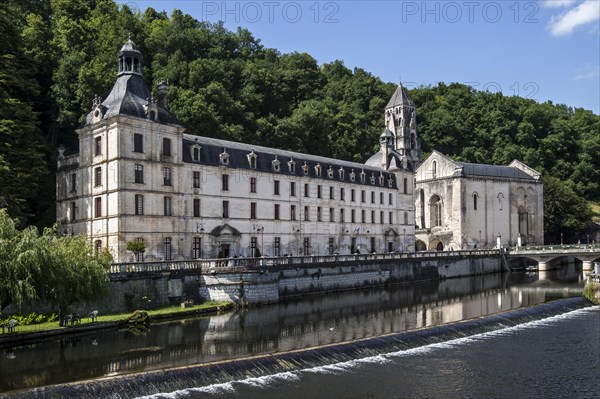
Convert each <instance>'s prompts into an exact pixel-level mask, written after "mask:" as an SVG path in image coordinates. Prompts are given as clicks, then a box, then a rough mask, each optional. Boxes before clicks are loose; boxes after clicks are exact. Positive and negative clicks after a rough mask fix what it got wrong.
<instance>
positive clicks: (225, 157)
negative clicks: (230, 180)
mask: <svg viewBox="0 0 600 399" xmlns="http://www.w3.org/2000/svg"><path fill="white" fill-rule="evenodd" d="M219 162H220V163H221V165H229V154H228V153H227V150H226V149H223V152H222V153H220V154H219Z"/></svg>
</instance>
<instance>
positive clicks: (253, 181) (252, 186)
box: [250, 177, 256, 193]
mask: <svg viewBox="0 0 600 399" xmlns="http://www.w3.org/2000/svg"><path fill="white" fill-rule="evenodd" d="M250 192H251V193H255V192H256V177H251V178H250Z"/></svg>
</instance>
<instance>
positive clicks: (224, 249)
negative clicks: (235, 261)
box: [221, 244, 230, 258]
mask: <svg viewBox="0 0 600 399" xmlns="http://www.w3.org/2000/svg"><path fill="white" fill-rule="evenodd" d="M229 247H230V244H221V254H222V255H223V258H229Z"/></svg>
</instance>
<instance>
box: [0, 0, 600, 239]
mask: <svg viewBox="0 0 600 399" xmlns="http://www.w3.org/2000/svg"><path fill="white" fill-rule="evenodd" d="M129 34H131V37H133V38H135V42H136V44H137V45H138V46H139V47H140V51H141V52H142V54H143V55H144V63H143V68H144V69H143V76H144V79H145V81H146V83H147V85H148V87H151V88H155V87H156V86H157V83H158V82H159V81H162V80H164V81H168V82H169V90H170V92H169V108H170V110H171V112H172V113H173V114H174V115H175V116H176V117H177V119H178V120H179V121H180V122H181V124H182V125H184V126H185V127H186V133H187V134H191V135H202V136H208V137H213V138H217V139H225V140H231V141H235V142H244V143H249V144H256V145H268V146H269V147H275V148H281V149H286V150H290V151H296V152H302V153H309V154H313V155H317V156H326V157H330V158H336V159H341V160H347V161H353V162H361V163H364V162H365V161H366V160H367V159H368V158H369V156H371V155H372V154H373V153H374V152H376V151H377V150H378V144H377V143H378V138H379V135H380V134H381V126H382V113H381V111H382V109H384V108H385V106H386V103H387V102H388V100H389V99H390V97H391V96H392V94H393V93H394V90H395V89H396V87H397V82H394V83H385V82H382V81H381V80H380V79H379V78H377V77H375V76H373V75H371V74H370V73H368V72H367V71H365V70H362V69H360V68H355V69H354V70H351V69H348V68H346V67H345V66H344V64H343V62H342V61H335V62H332V63H327V64H323V65H319V64H318V63H317V62H316V60H315V59H314V58H312V57H311V56H310V55H308V54H306V53H291V54H281V53H279V52H278V51H277V50H275V49H268V48H265V47H263V46H262V45H261V44H260V40H259V39H257V38H255V37H253V36H252V34H251V33H250V32H249V31H247V30H245V29H238V30H237V31H236V32H231V31H228V30H227V29H225V28H224V27H223V26H222V25H220V24H214V25H213V24H208V23H204V22H199V21H197V20H195V19H194V18H193V17H191V16H189V15H186V14H183V13H181V12H179V11H174V12H173V13H172V14H171V15H166V14H164V13H157V12H156V11H154V10H153V9H151V8H149V9H147V10H145V11H144V12H142V13H135V12H134V11H132V10H131V9H130V8H128V7H127V6H126V5H124V6H119V5H117V4H116V3H114V2H113V1H111V0H96V1H92V0H87V1H86V0H73V1H71V0H52V1H50V0H40V1H33V0H30V1H16V0H15V1H7V2H3V3H2V4H1V5H0V35H1V37H2V39H3V43H4V44H3V46H2V48H1V49H0V77H1V78H0V206H1V207H6V208H8V210H9V213H10V214H11V215H12V216H15V217H19V218H21V220H22V221H23V224H34V225H37V226H48V225H51V224H52V223H53V222H54V220H55V213H54V209H55V206H54V198H55V192H54V191H55V182H54V175H55V168H56V155H57V151H56V149H57V147H58V146H59V145H64V146H66V147H67V151H66V154H67V155H68V154H69V153H76V152H79V149H78V148H77V137H76V133H75V129H76V128H77V127H78V126H79V125H80V124H81V122H82V118H83V117H84V116H85V115H87V114H88V113H89V112H90V110H91V109H92V103H93V101H94V98H95V95H96V94H99V95H105V94H106V93H108V92H109V91H110V89H111V87H112V85H113V84H114V81H115V74H114V71H115V69H114V65H115V52H116V50H118V49H119V48H121V46H122V45H123V43H125V42H126V41H127V38H128V35H129ZM414 62H418V60H415V61H414ZM399 68H400V66H399ZM434 78H435V77H432V79H434ZM409 94H410V96H411V98H412V99H413V101H414V103H415V105H416V108H417V109H418V112H417V124H418V126H419V136H420V138H421V140H422V150H423V154H424V158H425V156H426V155H427V154H430V153H431V152H432V151H433V150H434V149H435V150H437V151H439V152H440V153H442V154H445V155H447V156H449V157H451V158H452V159H453V160H455V161H458V162H473V163H487V164H496V165H507V164H509V163H510V162H511V161H512V160H513V159H519V160H521V161H522V162H524V163H525V164H527V165H528V166H530V167H532V168H534V169H535V170H537V171H538V172H540V173H541V174H542V176H544V195H545V200H544V202H545V203H544V210H545V218H544V220H545V241H546V242H558V241H559V239H560V238H559V237H560V233H563V235H564V238H565V242H575V241H577V240H578V239H583V237H585V230H586V229H587V228H589V225H590V220H591V217H592V213H591V211H590V210H589V206H588V203H587V201H593V202H600V157H599V156H598V155H599V154H600V134H599V132H600V117H599V116H598V115H595V114H594V113H593V112H591V111H588V110H584V109H572V108H570V107H568V106H566V105H554V104H552V103H550V102H546V103H542V104H540V103H537V102H536V101H534V100H530V99H524V98H521V97H517V96H511V97H509V96H505V95H502V94H500V93H489V92H481V91H475V90H473V89H472V88H470V87H467V86H465V85H461V84H456V83H453V84H444V83H439V84H437V85H436V86H433V87H421V88H416V89H413V90H410V91H409ZM154 95H155V96H156V97H158V93H154ZM576 233H579V234H580V235H579V236H577V235H576Z"/></svg>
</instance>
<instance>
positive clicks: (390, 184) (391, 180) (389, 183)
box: [388, 175, 394, 188]
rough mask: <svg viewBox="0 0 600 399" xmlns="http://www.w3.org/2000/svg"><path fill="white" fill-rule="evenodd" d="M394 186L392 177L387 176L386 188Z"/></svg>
mask: <svg viewBox="0 0 600 399" xmlns="http://www.w3.org/2000/svg"><path fill="white" fill-rule="evenodd" d="M393 185H394V179H393V178H392V175H390V176H388V187H390V188H391V187H393Z"/></svg>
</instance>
